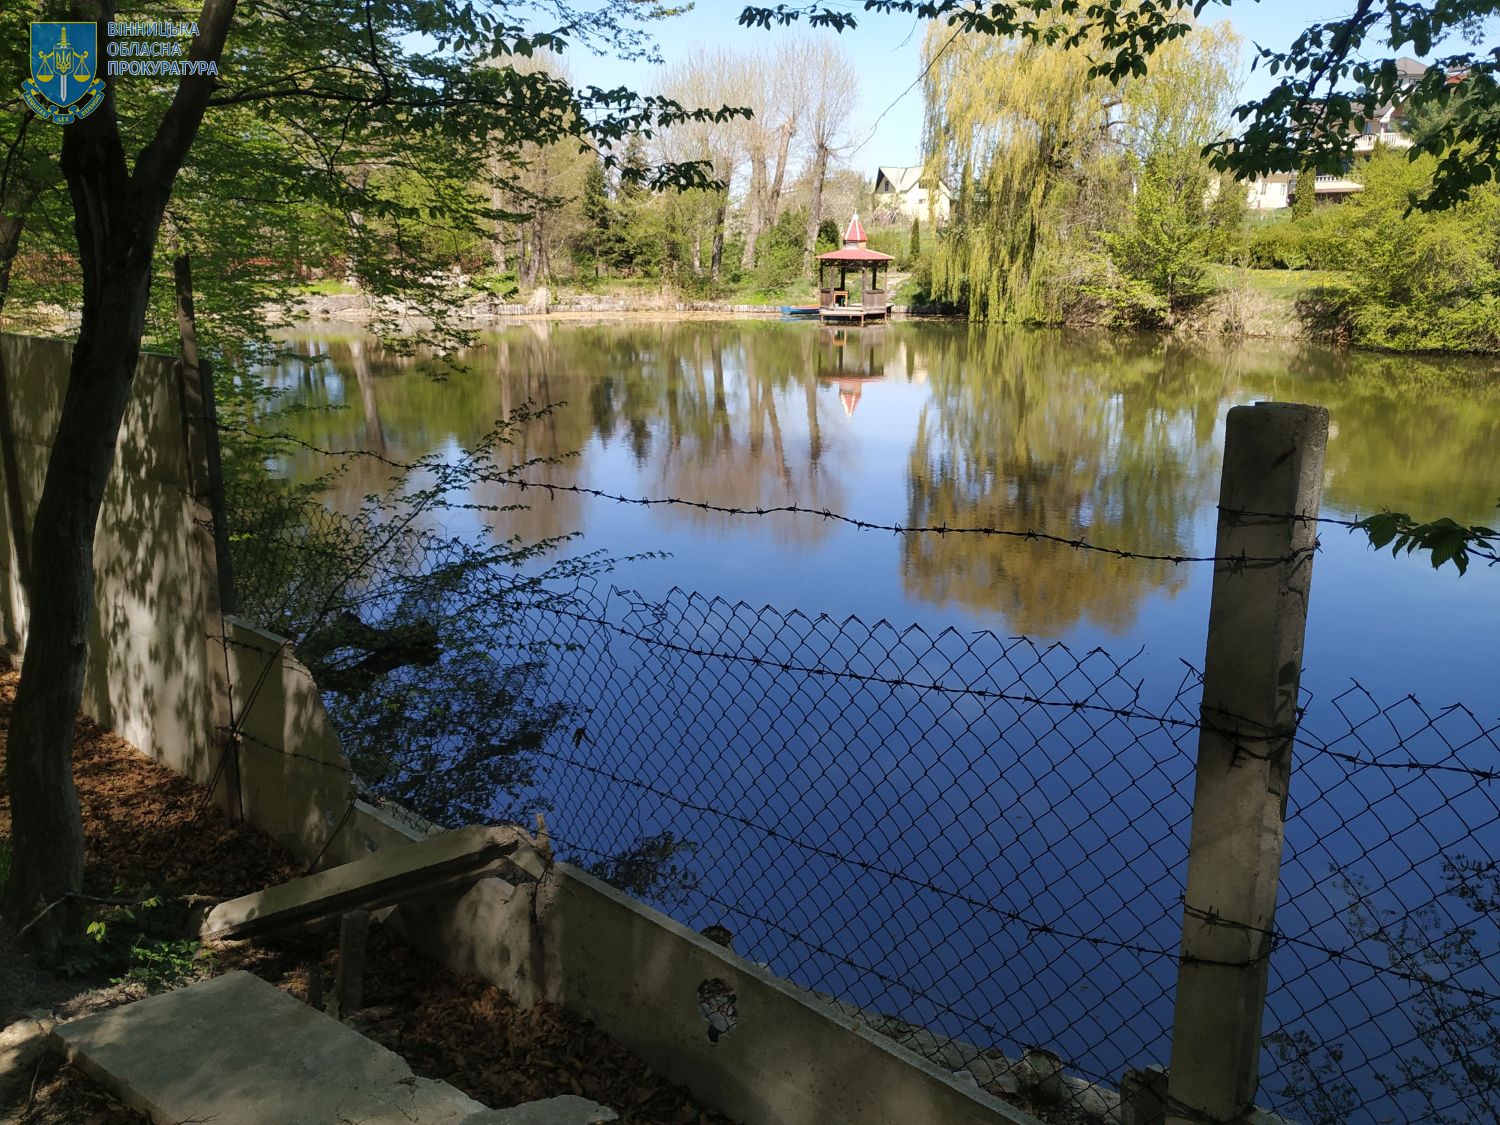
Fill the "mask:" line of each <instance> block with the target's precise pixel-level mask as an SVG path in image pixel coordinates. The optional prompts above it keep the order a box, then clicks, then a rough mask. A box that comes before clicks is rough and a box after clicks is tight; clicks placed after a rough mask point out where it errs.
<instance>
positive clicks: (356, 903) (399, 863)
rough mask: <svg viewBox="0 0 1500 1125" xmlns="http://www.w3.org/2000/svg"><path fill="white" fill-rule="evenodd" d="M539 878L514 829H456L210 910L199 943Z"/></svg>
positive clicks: (529, 846)
mask: <svg viewBox="0 0 1500 1125" xmlns="http://www.w3.org/2000/svg"><path fill="white" fill-rule="evenodd" d="M545 870H546V866H545V863H544V861H543V860H542V858H541V856H540V855H538V854H537V852H536V849H535V848H534V847H533V841H532V839H531V836H530V835H528V834H527V833H526V832H525V831H524V830H522V829H519V828H460V829H458V830H457V831H454V832H444V833H443V834H442V835H440V836H432V837H429V838H428V839H426V840H418V841H415V842H413V843H410V844H407V845H405V846H403V847H399V848H392V849H390V850H389V851H381V852H376V853H375V854H374V855H370V856H367V857H365V858H364V859H360V860H355V861H354V862H352V863H345V864H342V865H341V866H339V867H330V868H329V869H328V870H326V871H319V872H318V873H317V874H315V875H306V876H303V877H302V878H300V879H292V880H289V881H288V882H285V883H281V884H279V885H278V886H275V887H270V888H267V889H266V890H264V891H259V892H257V893H255V894H253V895H245V896H243V897H241V898H237V899H231V900H230V901H229V902H223V903H220V904H219V905H218V906H216V907H214V908H213V910H211V911H210V912H209V914H208V917H207V918H206V919H204V922H203V927H202V930H201V933H202V935H203V936H204V937H206V938H248V937H254V936H255V935H257V934H261V933H267V932H271V931H274V930H282V929H289V928H292V927H296V926H301V925H307V924H309V923H313V922H318V921H323V920H326V919H330V918H337V917H339V916H341V915H342V914H344V913H345V912H346V911H350V910H355V909H364V910H375V909H377V908H379V907H382V906H393V905H395V904H397V903H400V902H404V901H406V900H407V899H410V898H412V897H414V896H416V895H430V894H433V893H434V892H436V891H440V890H442V889H444V888H445V887H456V886H466V885H468V884H471V883H473V882H474V881H475V880H477V879H482V878H485V877H487V876H490V875H505V876H508V877H509V878H511V879H512V880H513V881H515V880H517V879H518V878H519V877H520V876H521V875H522V874H523V873H524V874H525V875H527V876H530V877H532V878H537V877H539V874H540V873H541V872H543V871H545Z"/></svg>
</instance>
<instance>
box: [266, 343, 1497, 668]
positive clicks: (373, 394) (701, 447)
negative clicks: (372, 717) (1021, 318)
mask: <svg viewBox="0 0 1500 1125" xmlns="http://www.w3.org/2000/svg"><path fill="white" fill-rule="evenodd" d="M293 347H294V349H295V350H296V351H299V352H301V353H302V354H303V355H316V354H323V353H326V355H327V356H328V357H329V362H327V363H323V364H321V365H312V366H309V365H308V364H305V363H299V362H293V361H288V362H287V363H285V364H283V365H282V366H281V367H280V368H277V369H276V370H273V371H272V372H270V375H269V377H270V379H271V381H272V382H273V383H274V384H276V385H277V386H279V387H282V388H283V389H285V390H286V391H287V392H288V395H287V397H288V398H289V399H290V400H292V401H294V402H296V403H298V404H300V405H303V406H309V407H318V406H344V407H346V409H344V410H339V411H334V412H328V411H321V410H313V411H309V412H306V413H303V414H300V415H298V416H296V417H295V418H294V419H293V425H294V427H298V428H300V432H301V433H302V434H303V436H306V437H309V438H311V439H315V440H316V442H317V443H318V444H328V445H333V446H336V447H342V448H348V447H360V448H366V449H372V450H377V451H380V452H382V453H384V454H386V455H387V456H390V457H393V458H398V459H410V458H414V457H417V456H420V455H423V454H427V453H431V452H434V451H443V450H448V449H454V448H457V447H462V446H467V445H469V444H470V443H472V442H474V441H475V440H476V439H477V438H478V437H479V436H480V435H481V434H483V433H484V432H485V431H486V430H488V429H489V428H490V426H491V425H492V424H493V422H494V421H495V420H496V419H497V418H501V417H504V416H506V415H507V414H509V413H510V412H511V411H513V410H514V409H516V408H517V407H518V406H521V405H522V404H525V403H533V404H552V406H553V408H552V409H551V410H550V411H548V412H546V413H545V414H544V415H543V416H542V417H539V418H536V419H535V420H533V421H531V422H530V423H528V424H526V425H525V426H523V427H521V428H520V430H519V431H518V433H517V436H516V441H515V443H514V445H513V446H512V453H513V455H514V457H515V458H516V459H518V460H520V459H530V458H539V459H542V461H543V462H544V463H541V464H538V465H537V467H536V468H535V469H534V470H532V471H530V473H529V474H528V475H530V476H531V477H532V478H533V479H537V480H541V481H545V482H547V483H550V484H556V485H583V486H586V487H595V488H602V489H605V490H608V491H615V492H625V493H631V494H639V495H651V496H673V497H681V498H689V499H703V500H710V501H713V502H715V503H718V504H726V505H731V506H736V507H743V508H757V507H765V506H773V505H778V504H786V503H792V502H795V503H798V504H802V505H805V506H807V507H812V508H827V509H831V510H835V511H842V512H850V513H852V514H856V515H859V516H861V517H864V518H866V519H869V520H872V521H874V522H880V523H903V524H906V523H912V524H923V525H944V524H946V525H986V526H997V527H1007V528H1034V529H1036V530H1038V531H1043V532H1047V533H1049V534H1053V535H1061V536H1066V537H1070V538H1071V537H1082V538H1086V539H1088V540H1090V541H1092V542H1096V543H1100V544H1107V545H1118V546H1121V547H1125V548H1129V549H1132V550H1136V551H1140V552H1143V553H1149V554H1163V555H1177V554H1184V555H1186V554H1196V553H1205V552H1206V551H1207V550H1208V549H1209V548H1211V546H1212V523H1213V503H1214V500H1215V498H1216V494H1217V487H1218V485H1217V478H1218V471H1219V456H1220V453H1219V446H1218V442H1219V440H1220V438H1219V434H1220V433H1221V432H1222V426H1221V422H1222V418H1223V415H1224V413H1225V411H1226V410H1227V409H1228V407H1229V406H1230V405H1232V404H1234V403H1236V402H1246V401H1254V400H1256V399H1265V398H1279V399H1291V400H1297V401H1304V402H1318V403H1322V404H1324V405H1326V406H1328V407H1329V409H1330V411H1331V414H1332V420H1333V434H1334V439H1333V441H1332V443H1331V445H1330V448H1329V452H1328V459H1327V479H1326V488H1325V510H1331V511H1334V512H1338V513H1344V514H1349V513H1355V512H1359V513H1364V512H1369V511H1372V510H1375V509H1377V508H1379V507H1381V506H1385V505H1389V506H1392V507H1395V508H1397V509H1399V510H1407V511H1411V512H1413V513H1415V514H1420V515H1428V516H1430V515H1436V514H1449V515H1453V516H1455V517H1457V518H1461V519H1466V520H1475V521H1485V520H1492V519H1493V517H1494V510H1493V509H1494V503H1495V494H1496V489H1497V482H1500V420H1497V419H1500V412H1497V409H1496V408H1497V406H1500V382H1497V381H1496V379H1495V378H1494V377H1493V374H1492V372H1491V370H1490V369H1489V367H1488V366H1486V365H1483V364H1478V363H1471V362H1466V361H1443V362H1442V363H1436V362H1431V361H1426V360H1420V359H1411V358H1395V357H1382V356H1372V355H1368V354H1360V353H1347V352H1345V353H1339V352H1333V351H1329V350H1326V349H1321V348H1314V347H1306V346H1297V345H1286V344H1276V343H1264V344H1243V343H1239V344H1234V343H1229V342H1223V343H1220V342H1206V343H1201V344H1192V345H1184V344H1182V343H1179V342H1173V341H1167V340H1163V339H1160V338H1154V337H1130V336H1109V335H1102V334H1101V335H1097V336H1090V335H1080V334H1076V333H1075V334H1060V333H1046V332H1031V333H1018V332H1012V331H1004V330H996V329H983V328H971V327H968V326H965V325H957V324H929V323H892V324H885V325H880V326H872V327H866V328H845V329H832V328H823V327H821V326H818V325H812V324H780V323H766V322H730V323H718V322H699V321H682V322H668V323H654V324H604V325H599V324H593V325H588V324H568V323H554V322H529V323H525V324H518V325H515V326H513V327H509V328H507V329H505V330H504V331H501V332H497V333H495V334H493V335H491V336H489V337H488V338H486V340H485V342H484V344H483V346H481V347H478V348H475V349H473V350H472V351H471V352H469V353H468V354H467V355H464V356H462V357H461V361H462V364H463V368H462V369H461V370H458V371H456V372H449V373H447V374H444V375H442V377H440V378H438V377H434V376H435V375H437V374H438V371H437V369H436V368H434V366H433V365H432V363H431V362H430V361H427V360H421V359H419V360H416V361H409V360H405V359H402V358H400V357H396V356H394V355H391V354H388V353H386V352H384V351H383V350H382V349H381V348H380V347H379V345H378V344H376V343H375V342H373V341H370V340H365V339H361V338H355V337H349V338H333V337H326V336H325V337H317V338H313V337H308V338H304V339H297V340H294V341H293ZM287 468H288V470H289V471H290V472H291V473H293V474H294V475H299V476H302V475H310V474H312V473H314V472H317V471H319V470H320V469H321V468H323V466H322V464H321V463H320V462H319V461H318V460H317V459H316V458H315V457H314V456H313V455H311V454H308V455H306V456H304V457H302V458H300V459H294V460H293V461H292V462H291V463H289V464H288V466H287ZM381 472H382V471H381V469H380V467H379V466H378V464H377V463H366V464H365V465H364V466H362V467H360V468H358V469H356V470H354V471H351V472H349V473H347V474H346V475H345V476H344V477H343V478H342V479H341V480H340V482H339V483H338V485H337V491H336V494H335V496H334V500H333V502H335V503H337V504H339V505H347V506H353V505H355V504H357V503H358V499H359V497H361V496H363V495H364V494H365V493H367V492H369V491H370V490H371V489H372V488H373V487H378V486H379V484H380V483H381V479H380V478H381ZM539 496H540V494H538V493H531V494H528V495H527V496H526V497H525V499H526V501H527V502H528V503H529V504H530V505H531V507H530V509H529V510H527V511H515V512H509V511H506V512H492V513H489V514H488V517H487V518H488V520H489V522H490V525H491V528H492V530H493V532H494V533H495V534H496V535H521V536H525V537H540V536H551V535H559V534H564V533H567V532H571V531H576V530H582V531H583V532H584V535H585V541H586V542H588V543H589V544H590V545H593V546H601V547H604V548H605V549H608V550H616V551H618V550H619V547H618V546H617V545H616V544H615V543H613V542H607V541H605V542H601V541H598V540H597V539H592V538H591V536H592V535H593V534H594V533H595V532H596V531H599V530H601V529H604V530H608V531H610V532H611V534H614V533H617V532H620V531H623V532H626V533H628V534H629V535H634V536H636V537H637V539H636V541H635V542H634V543H632V545H631V546H632V547H635V546H639V545H648V546H649V545H651V543H652V540H651V538H650V536H651V535H657V536H659V537H660V538H662V539H663V540H664V541H666V545H667V546H668V547H669V548H670V549H672V550H673V551H674V552H675V553H676V555H677V559H676V561H675V562H672V561H669V562H667V563H664V564H662V565H663V566H665V567H667V568H669V569H673V568H675V569H674V570H673V573H672V574H671V579H672V581H676V582H681V583H683V584H684V585H688V586H691V587H694V588H698V589H706V590H710V591H723V592H727V593H731V594H735V593H739V591H737V590H734V589H727V588H726V586H732V585H733V582H732V581H731V580H730V578H729V577H728V575H729V572H730V571H732V570H733V569H734V568H735V567H736V566H739V567H740V568H741V569H744V568H746V567H748V566H751V565H752V563H753V565H754V566H756V567H760V568H770V569H775V568H780V569H781V570H782V572H783V574H785V575H792V574H794V573H796V572H798V571H800V570H804V569H808V568H814V567H816V566H817V565H820V563H819V560H822V561H821V565H824V566H825V568H826V569H827V570H832V571H834V572H837V571H838V570H839V568H842V572H843V573H845V574H847V575H849V576H850V577H849V581H850V582H851V583H859V584H863V585H864V586H866V587H867V588H868V589H870V590H871V591H875V593H873V594H872V596H875V597H880V598H884V599H886V600H890V599H892V598H894V599H895V600H897V601H906V602H910V603H919V604H918V605H917V606H908V607H902V606H899V605H892V606H889V607H888V608H887V607H884V606H882V607H881V608H882V612H886V613H889V615H890V616H892V617H893V618H895V619H902V618H910V617H916V616H921V615H922V614H923V612H924V611H923V610H922V609H921V608H920V607H921V606H926V607H929V608H932V607H947V609H948V610H950V611H952V612H956V613H960V614H963V615H965V616H969V617H977V618H979V619H981V620H983V622H984V623H985V624H986V625H989V626H991V627H999V626H1000V623H999V622H997V620H996V617H997V615H999V616H1003V618H1004V623H1003V627H1004V628H1009V629H1011V630H1014V631H1018V632H1026V633H1032V634H1038V635H1043V636H1061V635H1067V634H1068V633H1069V632H1070V631H1073V630H1075V629H1077V628H1080V627H1089V628H1101V629H1104V630H1106V631H1108V632H1111V633H1116V634H1119V633H1127V632H1130V631H1132V630H1133V629H1135V628H1136V627H1137V622H1138V620H1139V617H1140V614H1141V612H1142V610H1143V608H1144V607H1146V606H1147V605H1157V604H1161V603H1162V602H1163V600H1165V601H1168V602H1169V601H1171V600H1172V599H1174V598H1176V597H1177V596H1178V595H1179V593H1181V591H1182V590H1183V589H1184V588H1185V586H1186V585H1187V584H1188V583H1189V581H1190V575H1189V572H1188V571H1187V570H1186V569H1185V568H1181V567H1174V566H1172V565H1171V564H1165V563H1161V564H1141V563H1135V562H1131V563H1128V564H1127V563H1120V562H1116V561H1112V560H1109V559H1107V558H1102V557H1100V556H1096V555H1090V554H1087V553H1081V552H1074V551H1069V550H1066V549H1046V550H1043V549H1039V548H1035V547H1030V548H1025V549H1017V545H1016V544H1015V543H1014V542H1013V541H1009V540H1003V539H993V538H991V539H985V538H979V537H973V536H935V535H928V536H906V537H901V538H899V539H896V538H895V537H887V538H886V539H884V540H881V541H880V542H876V541H875V540H873V539H872V537H870V536H869V535H867V534H862V533H853V532H846V531H845V530H844V529H842V528H839V527H838V526H837V525H834V524H831V523H828V522H826V521H822V520H818V519H809V518H800V519H797V518H782V519H778V520H774V521H772V520H764V521H753V522H754V523H755V526H753V527H748V526H747V525H746V523H745V521H735V520H733V519H732V518H728V517H724V516H722V515H717V514H714V513H708V512H703V511H700V510H697V509H692V508H669V509H653V510H652V511H651V512H650V513H649V514H643V513H641V512H640V511H639V510H638V509H637V510H631V512H630V515H629V519H628V520H627V518H626V517H625V516H623V515H621V514H619V512H618V511H613V512H612V511H611V510H610V509H611V508H613V507H614V506H610V505H605V504H603V503H594V502H591V501H588V500H586V499H585V498H583V497H580V496H577V495H569V494H557V496H556V497H555V498H554V499H553V500H550V501H548V500H540V499H538V497H539ZM475 499H476V500H477V501H479V502H480V503H482V504H489V505H495V506H502V505H507V504H510V503H513V502H515V501H516V500H517V499H518V497H516V496H500V495H481V496H476V497H475ZM1333 534H1338V533H1337V532H1335V533H1333ZM1326 570H1327V565H1326V564H1325V565H1324V572H1325V573H1326ZM787 581H791V579H790V578H788V579H787ZM819 581H820V582H823V588H825V589H826V588H827V583H826V581H825V580H824V579H821V578H820V579H819ZM888 587H889V589H890V594H886V593H884V591H885V590H886V589H887V588H888ZM776 595H777V588H773V589H771V590H770V591H769V592H762V588H761V587H756V588H755V589H747V590H746V591H745V592H744V594H743V596H747V597H764V598H765V600H771V601H781V602H783V603H784V604H785V603H786V602H787V600H788V598H786V597H777V596H776ZM791 601H792V604H799V602H798V600H797V599H796V598H792V599H791ZM808 608H823V607H820V606H818V605H817V604H815V603H813V604H809V605H808ZM1196 647H1197V644H1196V642H1194V643H1191V644H1188V645H1186V646H1184V648H1185V650H1186V651H1189V652H1192V651H1193V650H1194V649H1195V648H1196Z"/></svg>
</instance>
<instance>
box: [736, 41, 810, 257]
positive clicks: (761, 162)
mask: <svg viewBox="0 0 1500 1125" xmlns="http://www.w3.org/2000/svg"><path fill="white" fill-rule="evenodd" d="M811 50H812V48H811V44H810V42H809V41H808V40H788V41H784V42H782V43H779V44H777V45H776V47H775V49H774V50H767V51H764V52H761V53H760V54H757V55H754V56H752V57H751V58H750V59H749V60H748V61H747V64H746V77H747V90H746V93H747V95H748V104H749V105H750V106H751V108H752V109H754V111H755V116H754V117H752V118H750V119H749V120H747V121H744V122H742V123H741V127H742V129H743V130H744V134H745V155H746V158H747V160H748V162H749V165H750V186H749V188H748V190H747V192H746V196H745V249H744V254H743V256H742V258H741V265H743V266H744V267H745V268H746V269H749V268H750V267H751V266H752V265H754V264H755V246H756V243H757V242H758V241H759V239H760V234H761V232H762V231H764V230H765V229H766V228H767V227H769V226H773V225H774V224H775V222H776V220H777V219H778V218H780V217H781V195H782V190H783V188H784V187H785V185H786V171H787V164H788V163H789V161H790V158H791V153H792V141H793V140H794V139H795V138H796V136H797V130H798V128H799V126H800V124H801V116H802V109H803V105H804V102H805V101H806V98H807V75H808V57H809V55H810V53H811Z"/></svg>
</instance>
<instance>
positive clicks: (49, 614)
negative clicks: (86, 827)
mask: <svg viewBox="0 0 1500 1125" xmlns="http://www.w3.org/2000/svg"><path fill="white" fill-rule="evenodd" d="M113 210H114V208H112V207H109V206H108V205H106V206H105V207H104V208H101V211H102V212H104V213H105V214H108V213H109V212H111V211H113ZM79 215H80V218H79V221H78V226H79V228H80V229H79V239H78V241H79V245H80V247H84V246H89V245H90V243H91V242H93V241H94V240H93V239H92V238H86V237H85V235H86V234H87V235H93V234H94V232H93V231H92V230H88V231H85V229H84V228H86V227H91V226H92V223H91V222H90V221H89V220H90V218H91V217H92V216H86V215H85V214H84V212H83V211H82V210H81V209H80V212H79ZM101 233H102V232H101ZM91 251H92V252H91ZM85 254H87V255H88V256H89V257H92V258H94V260H93V261H92V262H87V261H86V262H85V263H84V268H85V277H86V278H87V276H88V274H89V273H94V274H95V281H94V284H93V285H89V284H88V283H87V281H86V283H85V289H84V314H83V323H82V328H81V330H80V333H79V338H78V343H77V344H76V345H75V346H74V349H73V361H72V365H71V367H70V369H69V372H68V389H67V392H66V393H65V395H64V398H63V409H62V417H61V419H60V420H59V422H58V427H57V433H56V435H55V436H54V438H53V441H52V454H51V456H50V457H49V458H48V461H47V476H46V480H45V482H44V484H43V485H42V495H41V500H40V501H39V503H38V504H37V510H36V518H35V520H34V521H33V523H32V529H33V545H32V561H31V570H32V574H31V581H32V589H31V605H30V610H31V618H30V622H29V627H28V630H27V638H26V650H25V657H24V659H23V661H22V664H21V682H20V684H19V686H18V687H17V689H16V702H15V709H14V711H13V713H12V715H11V722H10V733H9V737H8V741H7V745H6V776H7V780H8V782H9V788H10V803H11V817H12V833H11V840H12V846H13V849H14V855H13V858H12V863H11V874H10V885H9V887H8V888H7V892H8V897H9V900H10V903H11V906H12V909H13V911H14V915H13V916H14V917H16V918H17V919H18V920H29V919H31V918H32V917H34V916H35V915H36V914H37V913H38V912H39V911H41V910H43V909H45V908H47V907H49V906H54V905H55V904H57V903H58V902H59V901H60V900H61V899H63V898H64V897H65V896H66V895H68V894H73V893H77V892H78V891H80V890H81V889H82V887H83V822H82V818H81V814H80V811H79V806H78V793H77V791H76V790H75V789H74V786H73V771H72V749H73V725H74V719H75V716H76V715H77V713H78V704H79V701H80V699H81V698H82V696H83V675H84V668H85V664H86V655H87V654H86V645H87V642H88V635H89V621H90V617H91V615H92V609H93V594H94V531H95V527H96V525H97V523H98V519H99V507H100V504H101V502H102V501H103V498H104V486H105V483H106V481H107V480H108V479H109V471H110V468H111V467H112V466H113V464H114V459H115V443H116V440H117V438H118V436H119V432H120V422H121V419H122V418H123V417H124V415H125V405H126V402H127V401H128V400H129V397H130V387H131V383H132V380H133V378H134V375H135V367H136V361H137V359H138V358H139V354H140V340H141V331H142V327H143V324H144V319H145V311H146V293H147V288H148V285H149V282H150V273H149V272H148V270H147V269H142V268H140V267H139V265H138V266H137V268H135V269H133V270H121V271H120V272H118V273H114V274H104V276H102V277H101V276H100V274H101V273H103V271H100V270H99V268H98V267H99V266H100V264H101V263H100V261H99V258H98V256H97V247H96V246H95V247H91V248H90V251H85ZM149 262H150V258H149V256H148V257H147V258H146V264H147V265H149ZM90 266H92V267H93V268H92V269H90ZM90 289H92V290H93V293H92V294H90V292H89V291H90ZM76 920H77V911H76V903H69V904H68V905H67V906H66V907H64V908H62V909H54V910H53V911H52V913H51V915H50V916H49V917H48V919H47V920H46V921H45V922H44V923H43V924H42V925H41V926H40V927H39V928H38V930H37V933H36V936H37V940H39V941H40V942H42V943H43V944H44V945H49V946H50V945H53V944H55V942H56V940H57V939H58V938H59V937H61V936H62V935H63V934H65V933H67V932H70V931H71V930H73V929H75V928H76Z"/></svg>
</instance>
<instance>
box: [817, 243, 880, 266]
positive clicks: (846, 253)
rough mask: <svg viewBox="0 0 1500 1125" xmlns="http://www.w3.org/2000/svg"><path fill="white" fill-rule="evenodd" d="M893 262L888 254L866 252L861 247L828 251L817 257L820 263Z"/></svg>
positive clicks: (875, 251) (876, 251)
mask: <svg viewBox="0 0 1500 1125" xmlns="http://www.w3.org/2000/svg"><path fill="white" fill-rule="evenodd" d="M895 260H896V259H895V258H893V257H891V256H890V255H889V254H882V253H881V252H880V251H879V250H866V249H865V248H864V247H863V246H852V247H846V248H845V249H843V250H830V251H828V253H826V254H819V255H818V261H820V262H894V261H895Z"/></svg>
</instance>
